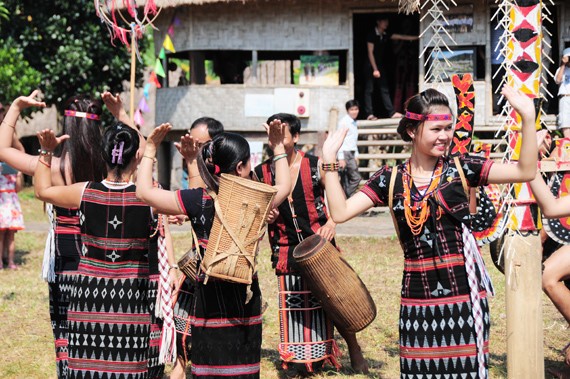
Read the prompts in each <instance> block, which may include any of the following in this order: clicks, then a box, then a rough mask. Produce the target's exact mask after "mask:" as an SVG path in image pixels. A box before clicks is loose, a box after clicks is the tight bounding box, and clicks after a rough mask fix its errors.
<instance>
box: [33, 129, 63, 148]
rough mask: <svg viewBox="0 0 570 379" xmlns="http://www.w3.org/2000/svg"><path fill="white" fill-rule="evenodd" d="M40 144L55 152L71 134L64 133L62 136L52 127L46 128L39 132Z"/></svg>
mask: <svg viewBox="0 0 570 379" xmlns="http://www.w3.org/2000/svg"><path fill="white" fill-rule="evenodd" d="M37 135H38V140H39V141H40V146H41V148H42V149H43V150H45V151H47V152H50V153H51V152H53V151H54V150H55V148H56V147H57V146H58V145H59V144H60V143H61V142H63V141H65V140H66V139H68V138H69V135H67V134H64V135H62V136H61V137H56V136H55V132H54V131H53V130H51V129H44V130H41V131H39V132H38V133H37Z"/></svg>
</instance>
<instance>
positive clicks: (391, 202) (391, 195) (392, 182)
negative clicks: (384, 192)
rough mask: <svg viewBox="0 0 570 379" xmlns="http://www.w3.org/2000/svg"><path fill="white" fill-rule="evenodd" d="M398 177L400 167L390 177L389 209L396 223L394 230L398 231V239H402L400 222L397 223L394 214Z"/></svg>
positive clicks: (395, 167) (394, 169) (393, 169)
mask: <svg viewBox="0 0 570 379" xmlns="http://www.w3.org/2000/svg"><path fill="white" fill-rule="evenodd" d="M396 176H398V166H394V168H392V174H391V175H390V186H389V187H388V209H390V215H391V216H392V221H393V222H394V229H396V234H397V235H398V239H400V229H399V228H398V222H397V221H396V215H395V214H394V209H393V205H394V186H395V185H396Z"/></svg>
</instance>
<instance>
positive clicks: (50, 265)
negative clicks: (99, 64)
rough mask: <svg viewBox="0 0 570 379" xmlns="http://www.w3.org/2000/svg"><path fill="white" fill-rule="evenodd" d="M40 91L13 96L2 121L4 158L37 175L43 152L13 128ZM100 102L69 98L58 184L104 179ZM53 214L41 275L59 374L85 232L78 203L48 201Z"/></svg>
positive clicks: (55, 176) (0, 156)
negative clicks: (17, 141) (17, 140)
mask: <svg viewBox="0 0 570 379" xmlns="http://www.w3.org/2000/svg"><path fill="white" fill-rule="evenodd" d="M37 94H38V91H34V92H33V93H32V94H31V95H30V96H20V97H18V98H17V99H16V100H14V101H13V102H12V104H11V105H10V109H9V110H8V113H7V114H6V117H5V118H4V121H3V122H2V125H1V126H0V160H2V161H5V162H8V163H9V164H10V165H12V166H13V167H15V168H16V169H17V170H19V171H20V172H23V173H24V174H26V175H33V174H34V171H35V169H36V167H37V166H38V161H39V155H30V154H26V153H25V152H24V151H20V150H18V149H15V148H13V147H10V142H9V141H12V138H13V136H14V134H15V129H16V121H17V120H18V117H19V115H20V112H21V111H22V110H23V109H26V108H29V107H45V104H44V103H43V102H40V101H37V100H36V96H37ZM101 112H102V108H101V103H100V102H99V101H96V100H92V99H91V98H89V97H86V96H75V97H72V98H70V99H69V100H68V101H67V102H66V104H65V112H64V118H63V133H64V134H66V135H68V136H69V138H68V139H67V140H66V141H65V142H64V143H63V144H62V146H61V149H60V151H59V153H58V154H57V155H58V157H54V158H53V159H52V163H53V164H52V168H51V171H50V172H51V180H52V182H53V183H54V184H56V185H61V186H65V185H71V184H73V183H76V182H83V181H92V180H97V181H99V180H102V179H103V178H104V177H105V173H106V168H105V163H104V162H103V160H102V159H101V121H100V116H101ZM48 215H49V216H50V217H51V218H53V223H52V227H53V230H52V231H50V233H49V238H48V241H47V243H46V251H45V257H44V270H43V277H44V279H45V280H47V281H48V285H49V311H50V319H51V325H52V331H53V336H54V339H55V353H56V368H57V376H58V378H60V379H61V378H67V345H68V331H67V308H68V302H69V295H70V292H71V286H72V282H73V275H74V273H75V271H76V270H77V265H78V264H79V256H80V251H81V250H80V249H81V233H80V227H79V210H78V209H77V208H61V207H57V206H56V207H54V208H53V212H52V207H51V205H49V206H48Z"/></svg>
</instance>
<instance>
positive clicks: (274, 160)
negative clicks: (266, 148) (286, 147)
mask: <svg viewBox="0 0 570 379" xmlns="http://www.w3.org/2000/svg"><path fill="white" fill-rule="evenodd" d="M286 157H287V153H283V154H278V155H276V156H274V157H273V162H277V161H278V160H279V159H282V158H286Z"/></svg>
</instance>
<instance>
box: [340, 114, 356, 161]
mask: <svg viewBox="0 0 570 379" xmlns="http://www.w3.org/2000/svg"><path fill="white" fill-rule="evenodd" d="M342 128H347V129H348V133H347V134H346V137H345V138H344V142H343V143H342V146H341V147H340V150H339V151H338V155H337V159H338V160H343V159H344V152H345V151H354V156H355V157H357V156H358V146H356V141H358V127H357V126H356V120H353V119H352V118H351V117H350V116H349V115H348V114H347V115H345V116H344V117H343V118H341V119H340V121H339V122H338V128H337V129H339V130H340V129H342Z"/></svg>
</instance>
